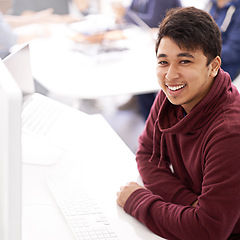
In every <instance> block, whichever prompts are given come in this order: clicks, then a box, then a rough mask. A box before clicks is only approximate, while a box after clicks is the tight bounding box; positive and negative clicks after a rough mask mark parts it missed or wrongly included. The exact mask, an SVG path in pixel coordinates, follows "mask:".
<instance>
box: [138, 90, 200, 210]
mask: <svg viewBox="0 0 240 240" xmlns="http://www.w3.org/2000/svg"><path fill="white" fill-rule="evenodd" d="M164 99H165V95H164V94H163V93H162V92H160V93H159V94H158V95H157V97H156V100H155V102H154V104H153V107H152V109H151V112H150V114H149V118H148V120H147V122H146V126H145V130H144V132H143V134H142V135H141V136H140V138H139V148H138V151H137V154H136V161H137V164H138V170H139V173H140V175H141V177H142V180H143V183H144V185H145V187H146V188H148V189H149V190H151V191H152V192H153V193H154V194H156V195H159V196H161V197H162V198H163V199H164V200H165V201H167V202H173V203H177V204H181V205H186V206H190V205H191V204H192V203H193V202H195V201H196V200H197V198H198V195H196V194H195V193H193V192H191V191H190V190H189V189H188V188H187V187H186V186H184V185H183V184H182V183H181V181H180V180H179V179H178V178H177V177H176V176H175V175H174V174H173V173H172V171H171V167H170V164H169V161H168V160H167V159H165V158H164V157H163V156H161V153H160V152H161V146H160V141H161V140H160V139H161V137H162V133H161V132H160V131H159V130H158V129H157V127H156V123H157V118H158V112H159V110H160V107H161V103H162V102H163V101H164ZM159 146H160V147H159ZM160 158H161V165H159V161H160Z"/></svg>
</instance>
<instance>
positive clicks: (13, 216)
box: [0, 59, 22, 240]
mask: <svg viewBox="0 0 240 240" xmlns="http://www.w3.org/2000/svg"><path fill="white" fill-rule="evenodd" d="M21 107H22V92H21V90H20V88H19V86H18V85H17V84H16V82H15V81H14V79H13V77H12V76H11V75H10V73H9V72H8V70H7V68H6V66H5V64H4V63H3V61H2V60H1V59H0V239H1V240H20V239H21V231H22V226H21V222H22V221H21V209H22V206H21V187H22V181H21Z"/></svg>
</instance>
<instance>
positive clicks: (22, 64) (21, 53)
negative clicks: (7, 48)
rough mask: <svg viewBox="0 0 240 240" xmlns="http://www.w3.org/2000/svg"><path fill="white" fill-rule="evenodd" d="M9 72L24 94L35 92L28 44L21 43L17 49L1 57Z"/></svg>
mask: <svg viewBox="0 0 240 240" xmlns="http://www.w3.org/2000/svg"><path fill="white" fill-rule="evenodd" d="M3 62H4V64H5V65H6V66H7V68H8V70H9V72H10V73H11V75H12V76H13V78H14V79H15V81H16V82H17V84H18V85H19V87H20V88H21V90H22V93H23V94H24V95H26V94H33V93H34V92H35V87H34V80H33V77H32V70H31V61H30V49H29V44H25V45H22V46H21V47H20V48H19V49H17V50H16V51H14V52H12V53H11V54H9V55H8V56H7V57H5V58H4V59H3Z"/></svg>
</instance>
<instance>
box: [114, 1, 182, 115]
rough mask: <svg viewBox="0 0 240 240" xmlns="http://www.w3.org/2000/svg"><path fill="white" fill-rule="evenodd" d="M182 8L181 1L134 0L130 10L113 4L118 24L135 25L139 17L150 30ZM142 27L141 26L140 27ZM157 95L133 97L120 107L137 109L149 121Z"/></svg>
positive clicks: (149, 94)
mask: <svg viewBox="0 0 240 240" xmlns="http://www.w3.org/2000/svg"><path fill="white" fill-rule="evenodd" d="M176 7H181V2H180V1H179V0H169V1H165V0H133V1H132V2H131V5H130V6H129V7H128V8H125V7H124V6H123V5H121V4H120V3H119V2H117V3H114V4H113V11H114V13H115V15H116V20H117V22H129V23H135V24H137V25H139V24H138V22H136V21H135V19H136V17H134V16H137V17H138V18H139V19H141V20H142V21H143V22H144V23H145V24H147V25H148V26H149V27H150V28H157V27H158V25H159V23H160V22H161V21H162V19H163V18H164V17H165V13H166V11H167V10H169V9H171V8H176ZM140 27H141V26H140ZM155 96H156V93H148V94H140V95H136V96H133V97H132V98H131V99H130V101H128V102H127V103H126V104H124V105H122V106H120V107H119V109H122V110H124V109H131V108H134V107H137V108H138V110H139V111H140V113H141V115H142V116H143V117H144V119H147V117H148V114H149V112H150V109H151V106H152V104H153V101H154V99H155Z"/></svg>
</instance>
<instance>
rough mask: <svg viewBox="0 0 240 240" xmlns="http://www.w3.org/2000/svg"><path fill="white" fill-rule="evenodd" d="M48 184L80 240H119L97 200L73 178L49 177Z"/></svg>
mask: <svg viewBox="0 0 240 240" xmlns="http://www.w3.org/2000/svg"><path fill="white" fill-rule="evenodd" d="M47 184H48V186H49V189H50V191H51V193H52V194H53V196H54V198H55V200H56V202H57V204H58V206H59V208H60V210H61V211H62V213H63V215H64V217H65V219H66V221H67V222H68V224H69V226H70V228H71V229H72V230H73V232H74V234H75V236H76V239H78V240H92V239H94V240H104V239H107V240H118V236H117V234H116V233H115V232H114V231H113V230H112V228H111V226H110V223H109V221H108V220H107V218H106V217H105V215H104V213H103V211H102V209H101V208H100V207H99V204H98V203H97V202H96V201H95V199H93V198H91V197H90V196H89V195H88V194H86V192H85V191H84V189H83V186H82V183H81V182H80V181H79V180H78V179H76V178H74V177H71V176H68V177H66V176H63V175H60V176H57V175H54V176H49V177H48V178H47Z"/></svg>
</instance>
